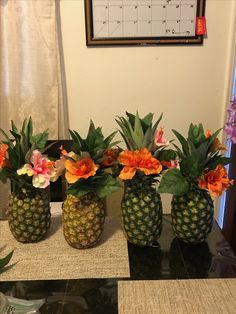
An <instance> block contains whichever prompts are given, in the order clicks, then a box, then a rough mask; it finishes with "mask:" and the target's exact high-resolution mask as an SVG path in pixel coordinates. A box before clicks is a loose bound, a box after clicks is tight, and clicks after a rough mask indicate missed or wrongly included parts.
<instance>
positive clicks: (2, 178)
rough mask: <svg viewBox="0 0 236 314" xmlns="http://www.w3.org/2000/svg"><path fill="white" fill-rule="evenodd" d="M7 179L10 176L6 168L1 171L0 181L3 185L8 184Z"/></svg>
mask: <svg viewBox="0 0 236 314" xmlns="http://www.w3.org/2000/svg"><path fill="white" fill-rule="evenodd" d="M7 178H8V175H7V171H6V168H3V169H2V170H1V171H0V181H1V182H2V183H6V182H7Z"/></svg>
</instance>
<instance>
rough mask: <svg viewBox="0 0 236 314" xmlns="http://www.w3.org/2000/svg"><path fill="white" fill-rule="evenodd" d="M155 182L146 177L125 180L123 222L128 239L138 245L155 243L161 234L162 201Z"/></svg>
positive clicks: (122, 206)
mask: <svg viewBox="0 0 236 314" xmlns="http://www.w3.org/2000/svg"><path fill="white" fill-rule="evenodd" d="M154 183H155V181H153V180H145V178H143V180H142V179H141V180H140V179H133V180H130V181H128V182H125V192H124V196H123V198H122V202H121V209H122V224H123V229H124V231H125V234H126V237H127V239H128V241H129V242H131V243H133V244H136V245H140V246H152V245H155V242H156V240H157V239H158V238H159V237H160V235H161V229H162V202H161V198H160V195H159V193H158V192H157V190H156V189H155V187H154Z"/></svg>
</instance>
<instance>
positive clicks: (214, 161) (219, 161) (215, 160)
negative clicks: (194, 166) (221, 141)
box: [205, 155, 232, 170]
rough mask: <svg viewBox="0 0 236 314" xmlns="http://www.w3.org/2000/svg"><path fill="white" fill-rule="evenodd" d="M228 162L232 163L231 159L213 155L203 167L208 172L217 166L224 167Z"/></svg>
mask: <svg viewBox="0 0 236 314" xmlns="http://www.w3.org/2000/svg"><path fill="white" fill-rule="evenodd" d="M230 162H232V158H228V157H225V156H222V155H215V156H213V157H212V158H211V159H210V160H209V161H208V162H207V163H206V164H205V167H207V168H208V169H209V170H214V169H215V168H216V167H217V165H224V166H226V165H228V164H229V163H230Z"/></svg>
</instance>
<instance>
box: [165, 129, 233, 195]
mask: <svg viewBox="0 0 236 314" xmlns="http://www.w3.org/2000/svg"><path fill="white" fill-rule="evenodd" d="M221 130H222V129H219V130H217V131H216V132H215V133H213V134H212V135H209V136H206V135H205V132H204V128H203V125H202V124H199V125H194V124H192V123H191V124H190V127H189V130H188V137H187V139H185V138H184V136H182V135H181V134H180V133H179V132H177V131H176V130H172V131H173V133H174V134H175V136H176V137H177V139H178V140H179V142H180V144H181V148H179V147H178V146H177V145H175V144H173V145H174V147H175V149H176V154H177V156H178V157H179V160H180V169H170V170H168V171H167V173H166V174H165V175H164V176H163V178H162V181H161V184H160V187H159V192H160V193H171V194H174V195H181V194H184V193H186V192H187V191H188V190H189V189H190V188H191V186H190V185H191V184H190V182H195V183H196V182H197V179H198V178H199V177H201V176H202V175H203V173H204V172H205V171H208V170H213V169H215V168H216V166H217V165H219V164H221V165H227V164H228V163H229V162H230V161H231V160H230V158H227V157H225V156H224V155H222V154H221V153H220V148H218V147H217V146H216V147H214V143H215V141H216V140H217V136H218V134H219V133H220V131H221ZM195 187H196V186H195Z"/></svg>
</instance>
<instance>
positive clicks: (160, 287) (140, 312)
mask: <svg viewBox="0 0 236 314" xmlns="http://www.w3.org/2000/svg"><path fill="white" fill-rule="evenodd" d="M118 306H119V314H158V313H161V314H165V313H181V314H186V313H191V314H194V313H195V314H203V313H211V314H216V313H220V314H223V313H224V314H226V313H230V314H231V313H232V314H235V313H236V279H204V280H203V279H198V280H192V279H191V280H159V281H158V280H157V281H123V282H122V281H121V282H119V283H118Z"/></svg>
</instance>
